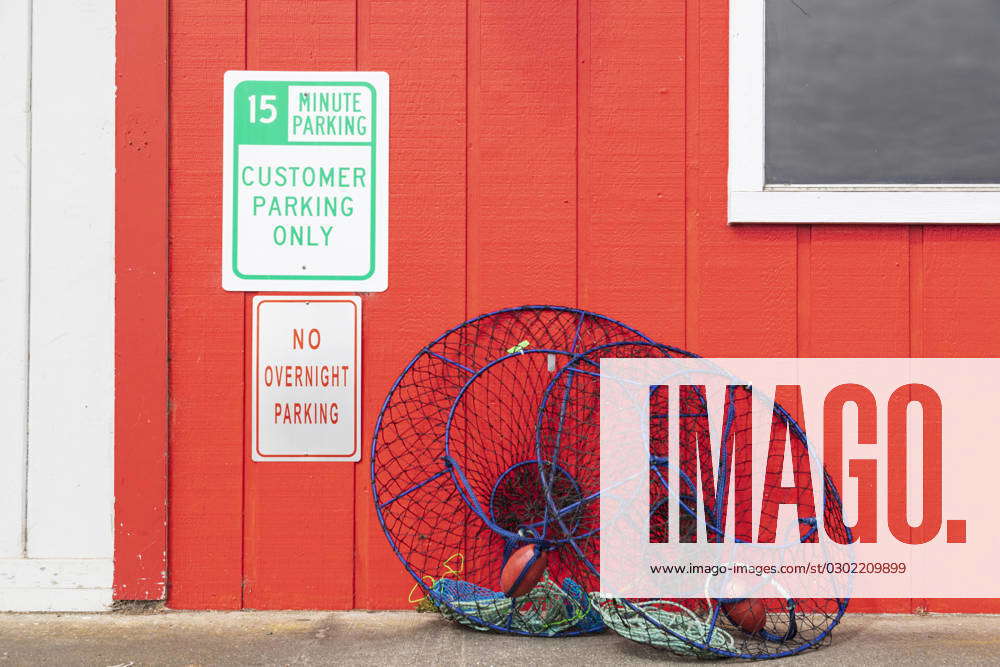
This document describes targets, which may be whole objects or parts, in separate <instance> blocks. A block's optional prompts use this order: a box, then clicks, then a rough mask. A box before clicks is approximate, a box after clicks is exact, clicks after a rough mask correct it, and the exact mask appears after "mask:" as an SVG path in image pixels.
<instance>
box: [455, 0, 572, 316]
mask: <svg viewBox="0 0 1000 667" xmlns="http://www.w3.org/2000/svg"><path fill="white" fill-rule="evenodd" d="M470 12H471V14H470V22H469V64H468V67H469V84H468V85H469V184H468V197H469V204H468V216H469V217H468V240H467V242H468V256H467V266H468V268H467V286H468V311H469V314H470V315H477V314H480V313H483V312H487V311H491V310H495V309H497V308H502V307H506V306H517V305H522V304H526V303H552V304H556V305H574V304H575V303H576V302H577V295H576V55H575V54H576V6H575V4H574V3H565V2H562V3H543V2H533V1H532V0H476V1H474V2H472V4H471V6H470Z"/></svg>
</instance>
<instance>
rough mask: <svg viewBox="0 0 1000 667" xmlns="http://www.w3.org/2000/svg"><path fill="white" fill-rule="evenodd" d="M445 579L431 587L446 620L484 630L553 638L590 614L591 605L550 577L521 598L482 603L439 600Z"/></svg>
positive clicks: (503, 597) (507, 598)
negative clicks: (503, 630)
mask: <svg viewBox="0 0 1000 667" xmlns="http://www.w3.org/2000/svg"><path fill="white" fill-rule="evenodd" d="M443 581H446V580H444V579H442V580H438V581H437V582H435V584H434V586H433V587H432V588H431V595H429V596H428V599H429V600H431V601H432V602H433V603H434V605H435V606H436V607H437V609H438V611H439V612H440V613H441V615H442V616H444V617H445V618H447V619H450V620H452V621H456V622H458V623H462V624H463V625H467V626H469V627H470V628H473V629H475V630H481V631H488V630H493V629H495V628H493V627H490V626H497V627H500V628H506V629H508V630H510V631H512V632H522V633H527V634H531V635H537V636H543V637H551V636H553V635H557V634H559V633H561V632H564V631H566V630H570V629H571V628H573V627H574V626H576V625H577V624H578V623H580V622H581V621H583V620H584V619H585V618H586V617H587V614H588V613H589V612H590V608H589V606H587V605H586V604H581V601H580V600H578V599H576V598H574V597H573V596H572V595H570V594H569V593H567V592H566V591H564V590H563V589H562V588H561V587H560V586H559V585H558V584H556V583H555V582H554V581H552V579H550V578H549V575H548V572H546V573H545V576H544V578H543V579H542V580H541V581H539V582H538V584H536V585H535V587H534V588H532V589H531V591H530V592H528V593H527V594H525V595H522V596H521V597H518V598H509V597H506V596H500V597H495V598H487V599H479V600H447V601H443V600H442V601H438V599H437V597H438V596H436V595H435V593H436V592H440V591H441V586H442V582H443Z"/></svg>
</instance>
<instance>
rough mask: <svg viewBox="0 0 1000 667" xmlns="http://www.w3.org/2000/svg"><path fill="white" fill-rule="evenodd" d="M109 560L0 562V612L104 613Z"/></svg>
mask: <svg viewBox="0 0 1000 667" xmlns="http://www.w3.org/2000/svg"><path fill="white" fill-rule="evenodd" d="M113 571H114V563H113V560H112V559H111V558H0V611H104V610H106V609H108V608H109V607H110V606H111V582H112V576H113Z"/></svg>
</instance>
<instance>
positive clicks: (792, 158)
mask: <svg viewBox="0 0 1000 667" xmlns="http://www.w3.org/2000/svg"><path fill="white" fill-rule="evenodd" d="M998 35H1000V0H952V1H950V2H942V1H941V0H731V2H730V54H729V62H730V97H729V100H730V101H729V104H730V111H729V120H730V125H729V133H730V139H729V146H730V153H729V158H730V159H729V165H730V166H729V220H730V222H807V223H821V222H833V223H836V222H880V223H883V222H900V223H921V222H933V223H948V222H958V223H991V222H996V223H1000V39H998V37H997V36H998Z"/></svg>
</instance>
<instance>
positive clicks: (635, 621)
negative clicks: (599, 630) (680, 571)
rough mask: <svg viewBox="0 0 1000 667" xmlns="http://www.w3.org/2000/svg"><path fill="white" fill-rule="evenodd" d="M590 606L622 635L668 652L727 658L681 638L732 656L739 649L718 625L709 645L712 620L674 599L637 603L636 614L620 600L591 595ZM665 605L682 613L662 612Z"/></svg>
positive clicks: (731, 637) (664, 610)
mask: <svg viewBox="0 0 1000 667" xmlns="http://www.w3.org/2000/svg"><path fill="white" fill-rule="evenodd" d="M590 604H591V606H592V607H593V608H594V609H596V610H597V612H598V613H599V614H600V615H601V618H603V619H604V624H605V625H607V626H608V627H609V628H611V629H612V630H614V631H615V632H617V633H618V634H620V635H621V636H623V637H625V638H627V639H631V640H633V641H637V642H641V643H644V644H651V645H652V646H655V647H657V648H663V649H667V650H669V651H672V652H673V653H676V654H677V655H682V656H691V657H696V658H723V657H726V656H722V655H719V654H718V653H715V652H713V651H709V650H708V649H704V648H698V647H697V646H693V645H692V644H690V643H688V642H687V641H685V640H684V639H681V637H683V638H685V639H689V640H691V641H697V642H700V643H702V644H705V645H707V646H710V647H712V648H715V649H720V650H723V651H729V652H731V653H732V652H735V650H736V642H735V640H734V639H733V636H732V635H731V634H729V633H728V632H726V631H725V630H723V629H722V628H720V627H719V626H718V625H716V626H715V631H714V632H713V633H712V637H711V640H710V641H707V642H706V641H705V638H706V637H707V636H708V632H709V627H710V624H709V623H708V621H705V620H703V619H701V618H700V617H699V616H698V615H696V614H695V613H694V612H693V611H691V610H690V609H688V608H687V607H685V606H683V605H681V604H678V603H677V602H673V601H671V600H650V601H648V602H639V603H635V604H634V606H635V607H637V608H638V609H639V610H641V611H636V609H633V608H632V607H629V606H626V605H624V604H622V603H621V602H619V601H618V600H615V599H613V598H605V597H601V596H600V595H598V594H597V593H591V594H590ZM661 605H671V606H673V607H677V608H678V609H680V611H667V610H666V609H661V608H660V606H661ZM650 619H652V620H653V621H655V622H656V624H659V626H662V627H657V625H656V624H654V623H652V622H650ZM663 628H667V629H669V630H671V631H672V632H674V633H676V635H679V636H675V635H673V634H671V633H670V632H667V631H666V630H664V629H663Z"/></svg>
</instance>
